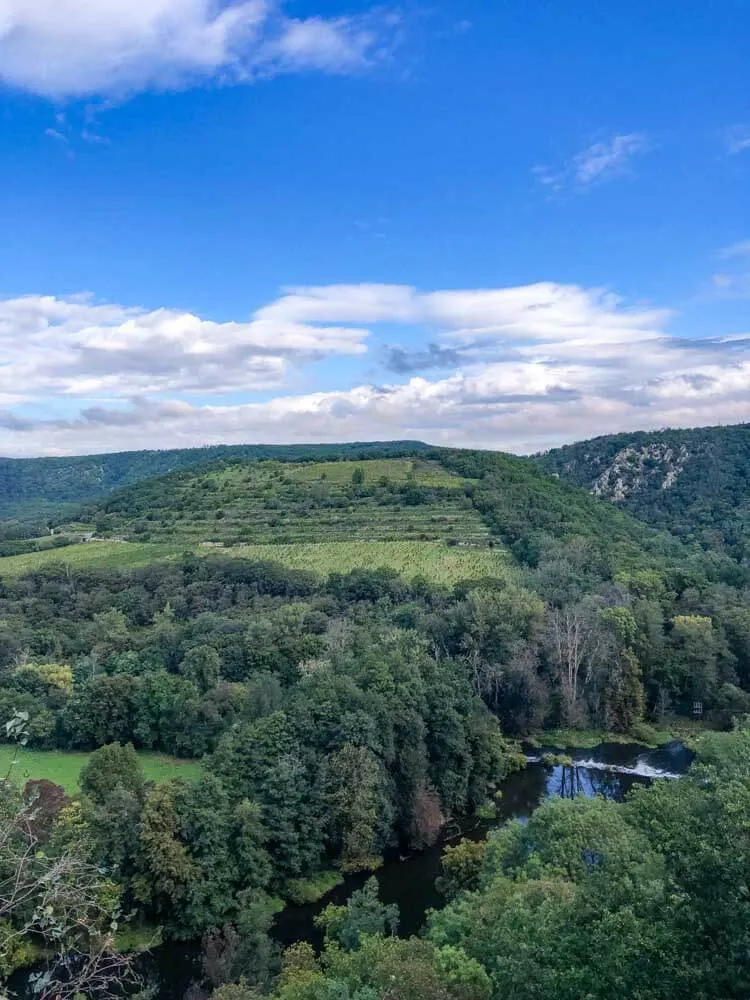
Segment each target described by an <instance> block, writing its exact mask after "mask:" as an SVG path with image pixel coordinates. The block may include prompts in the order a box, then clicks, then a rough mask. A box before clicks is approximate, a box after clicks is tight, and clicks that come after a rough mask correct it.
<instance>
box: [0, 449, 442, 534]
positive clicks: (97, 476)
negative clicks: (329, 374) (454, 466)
mask: <svg viewBox="0 0 750 1000" xmlns="http://www.w3.org/2000/svg"><path fill="white" fill-rule="evenodd" d="M426 448H427V446H426V445H423V444H421V443H420V442H418V441H392V442H385V443H379V442H366V443H353V444H344V445H339V444H333V445H329V444H314V445H263V444H258V445H212V446H209V447H205V448H177V449H171V450H166V451H124V452H114V453H112V454H106V455H74V456H71V457H66V458H0V518H3V519H20V520H22V521H29V520H33V519H40V518H47V517H50V516H51V517H55V516H59V515H60V514H61V513H62V512H64V511H69V510H71V509H73V508H74V507H75V506H77V505H79V504H81V503H84V502H85V501H87V500H93V499H95V498H96V497H100V496H102V495H104V494H106V493H110V492H112V491H113V490H116V489H118V488H120V487H122V486H127V485H129V484H130V483H134V482H138V481H140V480H143V479H148V478H151V477H153V476H161V475H164V474H165V473H168V472H171V471H173V470H175V469H182V468H187V467H189V466H194V465H204V464H205V463H207V462H211V461H216V460H218V459H228V460H233V459H234V460H236V459H242V460H244V461H261V460H265V459H274V460H275V461H278V462H296V461H302V460H304V459H318V460H326V459H329V460H331V459H338V458H342V457H347V456H350V457H353V458H360V457H365V456H367V455H370V454H378V455H382V456H383V457H387V456H389V455H404V454H408V455H411V454H415V453H417V452H419V451H423V450H425V449H426ZM6 537H7V534H6Z"/></svg>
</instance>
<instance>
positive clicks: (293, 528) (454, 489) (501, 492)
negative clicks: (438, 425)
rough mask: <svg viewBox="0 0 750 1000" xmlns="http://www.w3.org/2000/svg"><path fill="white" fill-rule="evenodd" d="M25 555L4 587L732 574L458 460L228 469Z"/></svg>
mask: <svg viewBox="0 0 750 1000" xmlns="http://www.w3.org/2000/svg"><path fill="white" fill-rule="evenodd" d="M381 454H382V452H381ZM81 540H85V542H86V544H85V545H83V546H82V545H80V544H72V545H71V544H67V547H65V548H64V549H59V548H58V547H59V546H63V545H65V544H66V543H76V542H80V541H81ZM8 544H10V543H5V545H6V547H7V545H8ZM13 544H19V543H13ZM23 544H24V545H26V549H25V550H23V551H17V552H13V551H6V549H5V548H3V547H2V546H0V554H4V555H7V556H9V557H10V558H5V559H0V575H5V576H10V575H17V574H18V573H24V572H29V571H32V570H33V569H34V568H36V567H38V566H41V565H44V564H46V563H49V562H58V563H60V562H62V563H65V564H66V565H71V566H87V565H88V566H92V567H93V566H102V567H118V566H140V565H146V564H148V562H150V561H161V560H164V559H170V558H175V557H177V556H179V555H180V554H182V553H184V552H187V551H190V552H194V553H196V554H199V555H207V554H208V553H209V552H212V551H216V550H217V549H219V550H221V551H222V552H225V553H226V554H229V555H232V556H234V557H247V558H257V559H270V560H272V561H276V562H280V563H283V564H284V565H285V566H288V567H290V568H294V569H309V570H317V571H318V572H320V573H322V574H327V573H330V572H337V571H339V572H347V571H350V570H352V569H356V568H358V567H361V568H367V569H369V568H373V567H378V566H383V567H388V568H390V569H393V570H396V571H397V572H399V573H401V574H403V575H404V576H406V577H407V578H411V577H413V576H415V575H419V574H423V575H425V576H427V577H429V578H431V579H433V580H435V581H436V582H442V583H453V582H456V581H458V580H462V579H476V578H478V577H482V576H495V577H500V578H505V577H506V576H507V574H508V572H510V570H511V568H512V567H513V566H515V567H516V570H520V569H523V568H528V567H532V568H533V567H535V566H537V565H538V564H539V563H540V561H544V560H545V559H549V558H552V555H553V554H555V553H556V555H555V558H558V557H560V556H561V555H562V554H564V553H566V552H568V553H569V552H572V551H574V550H575V557H574V558H575V561H576V562H577V563H579V564H580V566H581V571H582V572H584V573H585V574H591V573H595V574H599V575H601V576H604V577H605V578H609V579H612V578H613V577H614V576H615V575H616V574H617V573H621V572H630V571H633V570H642V569H650V568H655V567H656V568H661V569H663V568H665V567H668V566H681V567H684V568H689V569H690V571H692V570H693V569H696V568H697V569H698V571H700V572H704V571H707V572H709V573H710V574H711V575H716V573H719V575H721V574H722V573H724V572H725V568H724V569H722V567H721V565H720V563H716V561H714V564H712V565H710V566H708V565H704V557H702V556H700V554H699V550H697V549H691V548H690V547H686V546H685V545H683V544H681V543H680V542H679V541H677V540H676V539H675V538H674V537H673V536H671V535H669V534H667V533H665V532H659V531H656V530H654V529H652V528H650V527H648V526H647V525H645V524H643V523H642V522H640V521H638V520H636V519H635V518H633V517H631V516H629V515H628V514H627V513H625V512H623V511H620V510H617V509H616V508H615V507H613V506H612V505H610V504H607V503H604V502H602V501H601V500H599V499H597V498H596V497H593V496H591V495H589V494H588V493H586V492H585V491H584V490H581V489H577V488H574V487H571V486H569V485H567V484H566V483H564V482H562V481H560V479H558V478H555V477H554V476H550V475H547V474H545V473H544V472H543V471H541V470H540V469H539V468H538V467H537V466H536V465H535V464H534V463H532V462H529V461H528V460H527V459H520V458H515V457H513V456H510V455H503V454H499V453H495V452H475V451H466V450H450V449H432V450H430V451H425V452H423V457H419V458H416V457H414V458H384V457H378V458H364V459H363V460H361V461H348V460H343V461H318V462H315V461H306V462H280V461H278V460H276V459H270V460H264V461H243V460H240V459H236V458H234V459H232V460H219V461H215V462H212V463H209V464H208V465H203V466H199V467H197V468H187V469H180V470H177V471H174V472H170V473H168V474H167V475H165V476H158V477H154V478H151V479H147V480H144V481H143V482H140V483H135V484H132V485H130V486H126V487H123V488H122V489H120V490H117V491H115V492H114V493H113V494H111V495H110V496H107V497H104V498H103V499H100V500H97V501H94V502H91V503H89V504H85V505H83V506H82V507H80V508H79V509H78V511H77V513H76V515H75V517H74V518H73V519H67V520H66V519H60V520H59V521H58V522H56V525H55V535H54V536H52V537H47V538H39V539H29V540H27V541H26V542H24V543H23ZM38 546H44V547H45V550H44V551H42V552H38V551H34V550H35V549H36V548H37V547H38ZM729 565H730V566H731V563H730V564H729Z"/></svg>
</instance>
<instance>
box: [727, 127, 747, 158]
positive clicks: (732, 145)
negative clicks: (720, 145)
mask: <svg viewBox="0 0 750 1000" xmlns="http://www.w3.org/2000/svg"><path fill="white" fill-rule="evenodd" d="M724 141H725V143H726V148H727V152H728V153H730V155H735V154H736V153H744V152H747V151H748V150H750V125H747V124H738V125H731V126H730V127H729V128H728V129H727V130H726V132H725V133H724Z"/></svg>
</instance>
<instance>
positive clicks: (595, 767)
mask: <svg viewBox="0 0 750 1000" xmlns="http://www.w3.org/2000/svg"><path fill="white" fill-rule="evenodd" d="M548 750H549V751H551V752H558V753H559V751H555V750H554V748H551V747H543V748H540V749H537V750H534V751H531V750H529V754H528V757H529V763H528V765H527V767H526V768H524V769H523V770H522V771H516V772H515V773H514V774H512V775H510V777H509V778H507V779H506V780H505V781H504V782H503V783H502V785H501V790H502V793H503V794H502V798H501V800H500V802H499V803H498V811H497V817H496V818H495V819H492V820H487V821H482V820H467V821H466V822H465V823H464V824H463V825H462V827H461V829H460V830H458V829H457V828H455V827H454V829H452V830H449V831H447V837H446V838H443V840H441V841H440V842H439V843H438V844H436V845H435V846H434V847H431V848H429V849H428V850H425V851H420V852H417V853H414V854H412V855H409V856H408V857H406V858H399V857H397V856H396V857H393V858H391V859H389V860H386V862H385V863H384V864H383V866H382V867H381V868H380V869H379V870H378V871H377V872H376V873H375V877H376V878H377V880H378V884H379V886H380V898H381V899H382V900H383V902H385V903H395V904H396V905H397V906H398V908H399V913H400V920H399V934H401V935H402V936H405V937H408V936H409V935H411V934H416V933H417V932H418V931H419V929H420V927H421V926H422V925H423V924H424V919H425V914H426V912H427V910H428V909H430V908H438V907H440V906H442V905H443V904H444V902H445V900H444V899H443V897H442V896H441V895H440V893H438V891H437V890H436V888H435V880H436V878H437V877H438V875H439V874H440V858H441V855H442V852H443V849H444V847H445V845H446V843H447V842H450V840H452V839H454V838H455V839H457V838H458V836H464V837H470V838H472V839H476V840H479V839H483V838H484V837H486V836H487V834H488V832H489V831H490V830H492V829H495V828H497V827H498V826H502V825H503V824H505V823H507V822H508V821H510V820H513V819H518V820H521V821H522V822H523V821H525V820H527V819H528V818H529V816H530V815H531V814H532V812H533V811H534V810H535V809H536V808H537V806H539V805H540V803H541V802H543V801H544V800H545V799H547V798H550V797H553V796H562V797H565V798H573V797H575V796H576V795H585V796H593V795H604V796H605V797H606V798H608V799H614V800H616V801H620V800H621V799H622V798H623V796H625V795H626V794H627V793H628V791H629V790H630V789H631V788H632V787H633V786H634V785H638V784H640V785H643V784H650V783H651V782H652V781H653V780H654V779H655V778H670V779H673V778H678V777H679V776H680V775H681V774H684V773H685V771H686V770H687V769H688V768H689V766H690V764H691V762H692V759H693V754H692V753H691V751H689V750H687V749H686V748H685V747H684V746H683V745H682V744H681V743H677V742H675V743H670V744H668V745H667V746H664V747H660V748H659V749H658V750H648V749H645V748H644V747H642V746H639V745H638V744H633V743H604V744H601V745H600V746H598V747H596V748H595V749H594V750H577V751H573V752H572V753H571V754H570V756H571V757H572V758H573V766H568V765H564V766H563V765H555V766H553V767H551V766H548V765H546V764H545V763H544V762H543V760H542V755H543V754H544V753H545V752H546V751H548ZM368 878H369V874H368V873H361V874H357V875H352V876H350V877H349V878H347V879H346V880H345V881H344V882H343V883H342V884H341V885H339V886H337V887H336V888H335V889H334V890H333V891H332V892H330V893H328V895H327V896H325V897H324V898H323V899H322V900H320V901H319V902H317V903H311V904H309V905H307V906H288V907H287V908H286V909H285V910H283V911H282V912H281V913H280V914H279V915H278V917H277V918H276V923H275V925H274V928H273V931H272V934H273V936H274V937H275V939H276V940H277V941H278V942H279V944H282V945H288V944H292V943H293V942H295V941H301V940H304V941H309V942H310V943H311V944H313V946H315V947H316V948H318V947H320V945H321V934H320V931H319V930H318V928H316V927H315V924H314V918H315V916H316V915H317V914H318V913H320V911H321V910H322V909H323V908H324V907H325V906H327V905H328V904H329V903H338V904H340V903H343V902H345V901H346V899H347V898H348V897H349V896H350V895H351V893H352V892H353V891H354V890H355V889H358V888H360V887H361V886H362V885H363V883H364V882H365V881H366V880H367V879H368ZM141 965H142V972H143V974H144V976H145V978H146V979H147V980H148V981H150V982H151V983H153V984H154V985H156V986H157V988H158V994H157V995H158V998H159V1000H182V997H183V995H184V993H185V991H186V989H187V988H188V987H189V986H190V984H191V983H193V982H195V981H196V980H199V979H200V978H201V976H200V949H199V947H198V945H197V943H196V942H182V943H178V942H170V943H167V944H165V945H162V946H160V947H158V948H155V949H154V950H153V952H151V953H150V954H149V955H148V956H144V957H143V960H142V963H141Z"/></svg>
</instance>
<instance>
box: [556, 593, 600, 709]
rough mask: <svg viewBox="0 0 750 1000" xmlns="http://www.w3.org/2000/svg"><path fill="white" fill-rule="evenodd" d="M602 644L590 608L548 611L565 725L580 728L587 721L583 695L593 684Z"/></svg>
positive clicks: (577, 607)
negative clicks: (586, 688) (594, 666)
mask: <svg viewBox="0 0 750 1000" xmlns="http://www.w3.org/2000/svg"><path fill="white" fill-rule="evenodd" d="M600 643H601V631H600V629H599V628H598V622H597V618H596V615H595V613H594V611H593V609H592V608H590V607H589V606H588V605H585V604H576V605H568V606H567V607H563V608H552V609H551V610H550V611H549V614H548V619H547V652H548V656H549V658H550V661H551V664H552V667H553V669H554V672H555V676H556V678H557V682H558V685H559V690H560V695H561V702H562V718H563V722H564V723H565V724H566V725H569V726H576V725H581V724H582V723H583V721H584V720H585V708H584V705H583V704H582V701H581V693H582V689H583V688H585V687H586V686H587V685H588V683H589V681H590V680H591V676H592V668H593V663H594V662H595V659H596V656H597V654H598V653H599V649H600Z"/></svg>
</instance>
